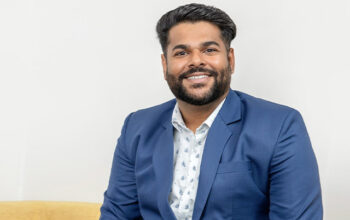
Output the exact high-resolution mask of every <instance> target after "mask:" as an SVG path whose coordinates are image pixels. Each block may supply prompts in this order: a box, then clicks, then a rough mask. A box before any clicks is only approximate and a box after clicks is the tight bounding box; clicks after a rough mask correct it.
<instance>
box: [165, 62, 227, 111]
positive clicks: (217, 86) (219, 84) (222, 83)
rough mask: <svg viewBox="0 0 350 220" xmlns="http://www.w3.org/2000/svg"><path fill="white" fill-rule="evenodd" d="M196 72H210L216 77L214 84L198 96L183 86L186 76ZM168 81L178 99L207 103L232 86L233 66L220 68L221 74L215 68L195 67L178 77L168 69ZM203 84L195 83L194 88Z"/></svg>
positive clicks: (211, 75)
mask: <svg viewBox="0 0 350 220" xmlns="http://www.w3.org/2000/svg"><path fill="white" fill-rule="evenodd" d="M194 72H206V73H209V76H210V77H214V84H213V86H212V87H211V88H210V89H209V91H208V92H207V93H206V94H204V96H203V97H196V96H194V95H192V94H190V93H189V92H188V91H187V90H186V88H185V87H184V86H183V80H184V79H185V77H186V76H188V75H190V74H192V73H194ZM218 78H220V80H218ZM166 81H167V82H168V85H169V88H170V90H171V91H172V93H173V94H174V96H175V97H176V98H177V99H180V100H182V101H184V102H187V103H189V104H192V105H206V104H209V103H211V102H213V101H215V100H217V99H218V98H220V97H221V96H222V95H224V94H225V92H226V91H227V90H228V89H229V88H230V83H231V67H230V65H227V67H226V68H224V69H222V70H220V74H218V72H216V71H214V70H209V69H205V68H193V69H190V70H189V71H187V72H185V73H182V74H181V75H180V76H179V77H178V79H177V78H176V77H175V76H174V75H172V74H170V73H169V72H168V70H167V72H166ZM203 86H204V85H203V84H200V83H199V84H196V85H194V86H193V88H200V87H203Z"/></svg>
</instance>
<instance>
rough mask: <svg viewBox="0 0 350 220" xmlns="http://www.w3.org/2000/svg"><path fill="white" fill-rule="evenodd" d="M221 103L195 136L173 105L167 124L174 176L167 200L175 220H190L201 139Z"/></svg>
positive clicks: (199, 163)
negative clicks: (170, 130) (171, 135)
mask: <svg viewBox="0 0 350 220" xmlns="http://www.w3.org/2000/svg"><path fill="white" fill-rule="evenodd" d="M224 101H225V100H223V101H222V102H221V103H220V104H219V105H218V106H217V107H216V109H215V110H214V111H213V112H212V113H211V114H210V116H209V117H208V118H207V119H206V120H205V121H204V122H203V123H202V124H201V125H200V126H199V127H198V128H197V129H196V133H193V132H192V131H191V130H190V129H188V128H187V127H186V125H185V123H184V121H183V118H182V116H181V112H180V110H179V106H178V104H177V103H176V105H175V108H174V111H173V115H172V121H171V122H172V124H173V126H174V128H175V129H174V160H173V161H174V176H173V183H172V189H171V191H170V194H169V198H168V199H169V204H170V207H171V208H172V210H173V212H174V214H175V216H176V218H177V219H178V220H191V219H192V214H193V209H194V202H195V199H196V194H197V188H198V179H199V173H200V165H201V160H202V154H203V149H204V144H205V140H206V138H207V135H208V131H209V128H210V126H211V125H212V123H213V121H214V119H215V117H216V115H217V114H218V112H219V111H220V109H221V107H222V105H223V103H224Z"/></svg>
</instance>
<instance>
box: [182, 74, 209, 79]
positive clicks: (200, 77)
mask: <svg viewBox="0 0 350 220" xmlns="http://www.w3.org/2000/svg"><path fill="white" fill-rule="evenodd" d="M208 77H209V76H208V75H196V76H190V77H187V79H203V78H208Z"/></svg>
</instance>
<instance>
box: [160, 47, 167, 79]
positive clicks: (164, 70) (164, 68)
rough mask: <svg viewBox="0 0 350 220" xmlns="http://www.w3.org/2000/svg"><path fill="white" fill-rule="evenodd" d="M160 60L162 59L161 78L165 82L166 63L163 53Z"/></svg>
mask: <svg viewBox="0 0 350 220" xmlns="http://www.w3.org/2000/svg"><path fill="white" fill-rule="evenodd" d="M161 58H162V67H163V77H164V79H165V80H166V70H167V62H166V57H165V55H164V54H163V53H162V54H161Z"/></svg>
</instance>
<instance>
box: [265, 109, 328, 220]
mask: <svg viewBox="0 0 350 220" xmlns="http://www.w3.org/2000/svg"><path fill="white" fill-rule="evenodd" d="M269 179H270V190H269V195H270V210H269V218H270V220H282V219H283V220H287V219H288V220H289V219H290V220H292V219H293V220H294V219H298V220H321V219H322V216H323V208H322V197H321V186H320V180H319V174H318V167H317V162H316V158H315V155H314V152H313V150H312V146H311V143H310V139H309V136H308V133H307V130H306V127H305V124H304V121H303V119H302V116H301V115H300V113H299V112H298V111H296V110H292V111H291V112H289V114H288V115H287V117H286V118H285V120H284V122H283V125H282V127H281V129H280V133H279V137H278V139H277V142H276V145H275V149H274V154H273V157H272V160H271V164H270V172H269Z"/></svg>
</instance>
